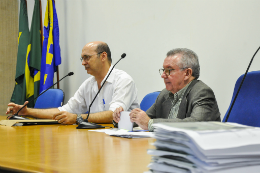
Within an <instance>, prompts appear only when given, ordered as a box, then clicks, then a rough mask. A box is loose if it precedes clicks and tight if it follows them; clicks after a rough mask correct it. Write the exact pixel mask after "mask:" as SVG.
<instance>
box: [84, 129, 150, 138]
mask: <svg viewBox="0 0 260 173" xmlns="http://www.w3.org/2000/svg"><path fill="white" fill-rule="evenodd" d="M89 131H95V132H104V133H106V134H108V135H110V136H116V137H122V138H151V137H153V132H143V131H136V132H135V131H134V132H129V131H127V130H123V129H121V130H118V129H117V128H114V129H100V130H89Z"/></svg>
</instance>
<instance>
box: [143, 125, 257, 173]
mask: <svg viewBox="0 0 260 173" xmlns="http://www.w3.org/2000/svg"><path fill="white" fill-rule="evenodd" d="M154 126H155V127H156V130H155V138H156V142H155V143H154V145H155V146H156V149H154V150H148V154H150V155H152V156H153V157H152V162H151V163H150V164H149V165H148V167H149V168H150V170H151V172H158V173H160V172H177V173H184V172H185V173H186V172H194V173H197V172H198V173H199V172H201V173H225V172H229V173H230V172H232V173H233V172H234V173H239V172H246V173H253V172H260V128H255V127H249V126H242V125H239V124H235V123H220V122H193V123H192V122H190V123H189V122H185V123H158V124H154Z"/></svg>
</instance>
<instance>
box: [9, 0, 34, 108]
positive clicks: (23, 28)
mask: <svg viewBox="0 0 260 173" xmlns="http://www.w3.org/2000/svg"><path fill="white" fill-rule="evenodd" d="M29 38H30V37H29V28H28V15H27V5H26V1H25V0H20V16H19V33H18V53H17V64H16V75H15V87H14V91H13V94H12V97H11V102H14V103H16V104H24V102H25V98H26V96H25V92H24V85H25V80H24V79H25V62H26V57H27V56H28V48H29V47H30V46H29V42H30V40H29Z"/></svg>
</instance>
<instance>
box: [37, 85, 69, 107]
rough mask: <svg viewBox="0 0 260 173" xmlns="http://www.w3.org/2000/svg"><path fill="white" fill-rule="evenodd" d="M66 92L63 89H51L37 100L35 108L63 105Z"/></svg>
mask: <svg viewBox="0 0 260 173" xmlns="http://www.w3.org/2000/svg"><path fill="white" fill-rule="evenodd" d="M64 97H65V96H64V92H63V91H62V90H61V89H49V90H48V91H46V92H45V93H43V94H42V95H41V96H40V97H38V99H37V100H36V103H35V106H34V108H39V109H46V108H57V107H60V106H62V105H63V101H64Z"/></svg>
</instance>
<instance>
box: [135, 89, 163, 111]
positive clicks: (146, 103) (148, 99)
mask: <svg viewBox="0 0 260 173" xmlns="http://www.w3.org/2000/svg"><path fill="white" fill-rule="evenodd" d="M159 94H160V91H156V92H152V93H149V94H147V95H146V96H144V98H143V100H142V101H141V104H140V107H141V109H142V110H143V111H147V109H149V108H150V107H151V106H152V105H153V104H154V102H155V100H156V98H157V96H158V95H159Z"/></svg>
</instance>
